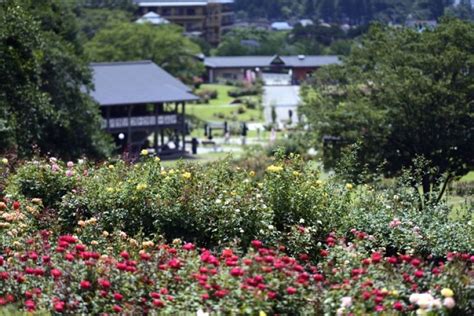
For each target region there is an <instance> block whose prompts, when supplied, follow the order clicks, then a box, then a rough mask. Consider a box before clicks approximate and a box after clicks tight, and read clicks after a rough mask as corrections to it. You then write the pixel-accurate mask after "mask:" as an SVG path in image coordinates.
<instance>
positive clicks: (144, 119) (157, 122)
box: [102, 114, 182, 129]
mask: <svg viewBox="0 0 474 316" xmlns="http://www.w3.org/2000/svg"><path fill="white" fill-rule="evenodd" d="M181 121H182V115H177V114H167V115H158V116H156V115H147V116H132V117H130V118H128V117H114V118H110V119H108V120H107V119H103V120H102V128H103V129H106V128H108V129H120V128H128V127H154V126H168V125H177V124H179V123H181Z"/></svg>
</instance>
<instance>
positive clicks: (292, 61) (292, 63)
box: [204, 55, 341, 68]
mask: <svg viewBox="0 0 474 316" xmlns="http://www.w3.org/2000/svg"><path fill="white" fill-rule="evenodd" d="M278 58H280V59H281V60H282V61H283V63H284V65H285V66H287V67H292V68H297V67H321V66H327V65H331V64H339V63H341V61H340V59H339V57H337V56H329V55H328V56H226V57H206V58H205V59H204V64H205V66H206V67H210V68H243V67H249V68H252V67H268V66H270V65H271V64H272V62H273V61H274V60H275V59H278Z"/></svg>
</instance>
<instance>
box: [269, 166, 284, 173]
mask: <svg viewBox="0 0 474 316" xmlns="http://www.w3.org/2000/svg"><path fill="white" fill-rule="evenodd" d="M282 170H283V167H282V166H275V165H270V166H268V167H267V171H269V172H280V171H282Z"/></svg>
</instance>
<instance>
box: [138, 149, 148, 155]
mask: <svg viewBox="0 0 474 316" xmlns="http://www.w3.org/2000/svg"><path fill="white" fill-rule="evenodd" d="M140 154H141V155H142V156H148V150H146V149H143V150H142V151H141V152H140Z"/></svg>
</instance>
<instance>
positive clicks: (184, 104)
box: [181, 102, 186, 151]
mask: <svg viewBox="0 0 474 316" xmlns="http://www.w3.org/2000/svg"><path fill="white" fill-rule="evenodd" d="M181 105H182V107H183V113H182V115H183V120H182V122H181V133H182V135H183V151H186V102H182V103H181Z"/></svg>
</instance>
